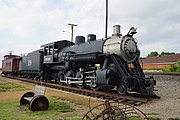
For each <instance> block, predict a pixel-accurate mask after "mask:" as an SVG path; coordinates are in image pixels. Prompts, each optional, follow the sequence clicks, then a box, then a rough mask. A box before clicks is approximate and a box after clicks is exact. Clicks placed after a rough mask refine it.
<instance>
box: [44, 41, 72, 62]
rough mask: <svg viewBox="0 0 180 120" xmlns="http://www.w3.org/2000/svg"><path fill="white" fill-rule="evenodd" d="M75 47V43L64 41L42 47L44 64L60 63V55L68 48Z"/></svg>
mask: <svg viewBox="0 0 180 120" xmlns="http://www.w3.org/2000/svg"><path fill="white" fill-rule="evenodd" d="M71 45H74V43H73V42H70V41H67V40H62V41H56V42H52V43H48V44H45V45H42V46H41V47H43V49H44V61H43V63H45V64H46V63H55V62H58V53H59V51H60V50H61V49H63V48H64V47H66V46H71Z"/></svg>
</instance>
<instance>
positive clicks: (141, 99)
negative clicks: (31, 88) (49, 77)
mask: <svg viewBox="0 0 180 120" xmlns="http://www.w3.org/2000/svg"><path fill="white" fill-rule="evenodd" d="M0 76H2V77H7V78H11V79H16V80H21V81H23V82H28V83H33V84H38V85H42V86H46V87H50V88H54V89H58V90H62V91H67V92H71V93H76V94H81V95H85V96H91V97H95V98H100V99H104V100H112V101H118V102H124V103H128V104H132V105H141V104H143V103H147V102H148V101H149V100H151V99H152V98H153V97H152V96H145V95H140V96H138V95H135V96H133V94H131V95H119V94H115V93H107V92H102V91H93V90H89V89H80V88H77V87H70V86H65V85H59V84H54V83H47V82H42V81H35V80H30V79H26V78H19V77H13V76H5V75H2V74H1V75H0ZM156 98H158V97H156Z"/></svg>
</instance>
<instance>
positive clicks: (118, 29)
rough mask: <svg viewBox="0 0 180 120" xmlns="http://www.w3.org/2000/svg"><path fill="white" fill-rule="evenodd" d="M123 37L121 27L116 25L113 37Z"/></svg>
mask: <svg viewBox="0 0 180 120" xmlns="http://www.w3.org/2000/svg"><path fill="white" fill-rule="evenodd" d="M119 35H120V36H121V26H120V25H114V26H113V36H119Z"/></svg>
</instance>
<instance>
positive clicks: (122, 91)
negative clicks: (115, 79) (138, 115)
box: [117, 85, 127, 95]
mask: <svg viewBox="0 0 180 120" xmlns="http://www.w3.org/2000/svg"><path fill="white" fill-rule="evenodd" d="M117 92H118V93H119V94H121V95H125V94H127V88H126V87H125V86H124V85H118V86H117Z"/></svg>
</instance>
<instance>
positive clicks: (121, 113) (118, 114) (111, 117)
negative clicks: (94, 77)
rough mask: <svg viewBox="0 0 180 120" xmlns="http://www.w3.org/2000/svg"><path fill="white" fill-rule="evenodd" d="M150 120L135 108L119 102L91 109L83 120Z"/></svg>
mask: <svg viewBox="0 0 180 120" xmlns="http://www.w3.org/2000/svg"><path fill="white" fill-rule="evenodd" d="M133 118H134V119H138V120H148V118H147V116H146V115H145V114H144V113H143V112H142V111H140V110H139V109H137V108H136V107H134V106H131V105H127V104H122V103H119V102H108V101H106V102H105V103H104V104H101V105H98V106H96V107H94V108H92V109H90V110H89V111H88V112H87V113H86V114H85V116H84V117H83V120H129V119H133Z"/></svg>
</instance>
